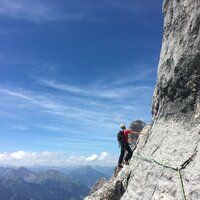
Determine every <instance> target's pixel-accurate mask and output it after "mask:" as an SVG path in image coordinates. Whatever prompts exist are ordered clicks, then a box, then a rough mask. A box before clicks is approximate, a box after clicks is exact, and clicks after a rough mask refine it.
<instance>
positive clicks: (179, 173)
mask: <svg viewBox="0 0 200 200" xmlns="http://www.w3.org/2000/svg"><path fill="white" fill-rule="evenodd" d="M138 157H139V158H140V159H142V160H144V161H146V162H149V163H156V164H158V165H161V166H163V167H165V168H168V169H172V170H174V171H177V172H178V176H179V179H180V185H181V194H182V200H186V195H185V190H184V185H183V178H182V175H181V169H179V168H175V167H172V166H169V165H166V164H163V163H161V162H158V161H157V160H155V159H152V158H146V157H144V156H138Z"/></svg>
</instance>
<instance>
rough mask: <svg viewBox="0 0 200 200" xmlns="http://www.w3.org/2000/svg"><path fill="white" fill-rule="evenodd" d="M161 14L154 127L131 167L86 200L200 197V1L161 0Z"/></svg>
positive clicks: (147, 132) (192, 199)
mask: <svg viewBox="0 0 200 200" xmlns="http://www.w3.org/2000/svg"><path fill="white" fill-rule="evenodd" d="M163 14H164V32H163V41H162V49H161V53H160V62H159V66H158V79H157V84H156V88H155V91H154V95H153V104H152V114H153V123H152V124H151V125H150V126H146V127H145V129H144V130H143V132H144V133H145V136H143V137H140V141H139V144H138V147H137V149H136V151H135V152H134V155H133V157H132V160H131V164H130V166H127V167H124V168H123V169H122V170H121V171H120V172H119V173H118V174H117V175H116V176H113V177H112V178H111V179H110V180H109V181H108V182H106V183H105V184H103V186H102V187H101V188H100V189H98V190H97V191H95V192H93V193H92V194H91V195H90V196H88V197H87V198H86V200H118V199H122V200H130V199H133V200H134V199H135V200H136V199H137V200H150V199H151V200H160V199H162V200H178V199H187V200H198V199H200V154H199V152H200V145H199V143H200V123H199V122H200V1H199V0H164V1H163ZM181 180H182V183H181Z"/></svg>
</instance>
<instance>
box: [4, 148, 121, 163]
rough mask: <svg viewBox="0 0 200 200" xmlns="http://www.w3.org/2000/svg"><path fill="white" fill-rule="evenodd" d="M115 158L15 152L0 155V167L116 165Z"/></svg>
mask: <svg viewBox="0 0 200 200" xmlns="http://www.w3.org/2000/svg"><path fill="white" fill-rule="evenodd" d="M116 162H117V157H116V156H113V155H111V154H109V153H106V152H102V153H101V154H99V155H97V154H92V155H89V156H82V155H73V156H72V155H71V156H70V155H69V154H67V153H61V152H49V151H43V152H27V151H22V150H20V151H15V152H11V153H0V165H15V166H34V165H41V166H48V165H49V166H66V165H88V164H90V165H91V164H93V165H110V166H114V165H116Z"/></svg>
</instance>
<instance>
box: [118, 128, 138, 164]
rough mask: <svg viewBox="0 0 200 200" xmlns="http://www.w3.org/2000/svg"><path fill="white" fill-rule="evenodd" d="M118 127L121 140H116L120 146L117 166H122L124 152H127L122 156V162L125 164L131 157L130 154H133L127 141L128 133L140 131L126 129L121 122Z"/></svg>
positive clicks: (136, 133)
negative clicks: (121, 135) (121, 136)
mask: <svg viewBox="0 0 200 200" xmlns="http://www.w3.org/2000/svg"><path fill="white" fill-rule="evenodd" d="M120 128H121V131H120V132H122V134H123V139H121V140H119V139H118V141H119V143H120V147H121V153H120V156H119V161H118V167H119V168H122V167H123V166H122V162H123V158H124V154H125V152H126V151H127V152H128V153H127V155H126V156H125V158H124V164H126V165H127V164H129V160H130V159H131V157H132V154H133V151H132V149H131V148H130V146H129V143H128V134H129V133H132V134H135V135H141V133H139V132H135V131H132V130H128V129H126V126H125V125H124V124H121V125H120ZM118 138H119V137H118Z"/></svg>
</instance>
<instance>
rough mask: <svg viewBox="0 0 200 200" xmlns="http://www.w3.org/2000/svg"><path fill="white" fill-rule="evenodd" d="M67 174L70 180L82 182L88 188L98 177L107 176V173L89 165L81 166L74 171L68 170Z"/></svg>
mask: <svg viewBox="0 0 200 200" xmlns="http://www.w3.org/2000/svg"><path fill="white" fill-rule="evenodd" d="M68 176H69V177H70V178H71V179H72V180H75V181H77V182H79V183H82V184H83V185H85V186H87V187H89V188H92V187H93V186H94V184H95V183H96V181H97V180H98V179H99V178H101V177H105V178H108V177H109V176H108V175H106V174H104V173H101V172H99V171H97V170H95V169H93V168H92V167H90V166H81V167H79V168H78V169H75V170H74V171H72V172H70V173H69V174H68Z"/></svg>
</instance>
